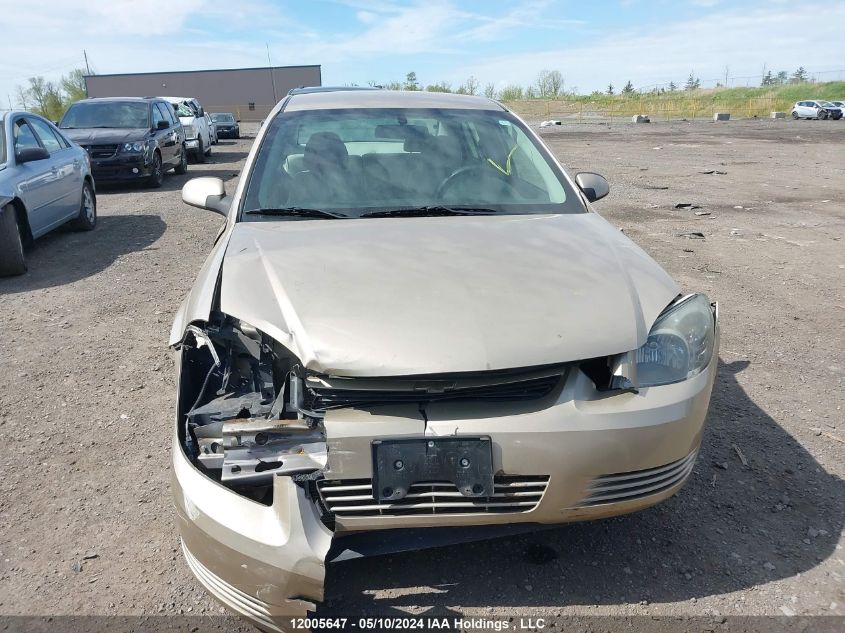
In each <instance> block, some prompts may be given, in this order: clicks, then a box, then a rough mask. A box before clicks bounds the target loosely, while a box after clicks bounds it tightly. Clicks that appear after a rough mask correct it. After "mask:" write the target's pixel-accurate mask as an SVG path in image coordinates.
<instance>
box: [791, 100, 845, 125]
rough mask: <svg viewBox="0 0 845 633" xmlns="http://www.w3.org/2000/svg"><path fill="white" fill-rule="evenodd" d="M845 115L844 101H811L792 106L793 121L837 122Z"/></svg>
mask: <svg viewBox="0 0 845 633" xmlns="http://www.w3.org/2000/svg"><path fill="white" fill-rule="evenodd" d="M843 113H845V101H825V100H823V99H813V100H811V101H799V102H797V103H796V104H795V105H794V106H792V118H793V119H796V120H797V119H819V120H824V119H833V120H834V121H838V120H839V119H841V118H842V115H843Z"/></svg>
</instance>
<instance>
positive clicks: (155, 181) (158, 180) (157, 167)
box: [147, 152, 164, 189]
mask: <svg viewBox="0 0 845 633" xmlns="http://www.w3.org/2000/svg"><path fill="white" fill-rule="evenodd" d="M162 183H164V166H163V165H162V164H161V154H159V153H158V152H155V153H154V154H153V169H152V171H151V172H150V175H149V176H147V185H148V186H150V187H152V188H153V189H158V188H159V187H161V185H162Z"/></svg>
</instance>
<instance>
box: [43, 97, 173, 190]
mask: <svg viewBox="0 0 845 633" xmlns="http://www.w3.org/2000/svg"><path fill="white" fill-rule="evenodd" d="M59 128H61V130H62V132H64V133H65V135H66V136H67V137H68V138H70V139H71V140H73V141H74V142H76V143H78V144H79V145H81V146H82V147H84V148H85V149H86V150H87V151H88V155H89V156H90V157H91V172H92V173H93V175H94V180H95V181H97V182H102V181H108V180H111V181H130V180H145V181H146V182H147V183H148V184H149V185H150V186H151V187H161V183H162V180H163V179H164V172H166V171H167V170H168V169H171V168H172V169H173V170H174V171H175V172H176V173H177V174H184V173H185V172H186V171H187V170H188V153H187V150H186V149H185V132H184V130H183V129H182V124H181V123H179V119H178V118H177V117H176V114H175V113H174V112H173V108H172V107H171V106H170V104H169V103H167V101H165V100H164V99H159V98H156V97H105V98H98V99H84V100H82V101H77V102H76V103H74V104H73V105H72V106H70V108H68V111H67V112H65V115H64V116H63V117H62V120H61V121H60V122H59Z"/></svg>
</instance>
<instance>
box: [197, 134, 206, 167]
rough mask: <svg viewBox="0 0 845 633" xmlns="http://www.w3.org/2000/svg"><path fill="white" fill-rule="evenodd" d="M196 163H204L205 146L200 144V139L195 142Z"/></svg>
mask: <svg viewBox="0 0 845 633" xmlns="http://www.w3.org/2000/svg"><path fill="white" fill-rule="evenodd" d="M197 162H198V163H204V162H205V144H204V143H203V142H202V138H199V139H198V140H197Z"/></svg>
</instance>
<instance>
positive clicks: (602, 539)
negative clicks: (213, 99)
mask: <svg viewBox="0 0 845 633" xmlns="http://www.w3.org/2000/svg"><path fill="white" fill-rule="evenodd" d="M253 132H254V131H253ZM542 134H543V136H544V137H545V138H546V140H547V141H549V142H550V144H551V146H552V147H553V149H554V150H555V151H556V152H557V153H558V155H559V156H560V157H561V160H562V161H563V162H564V163H565V164H566V166H567V167H568V168H569V169H570V171H572V172H574V171H579V170H590V171H597V172H599V173H602V174H605V175H606V176H607V177H608V178H609V180H610V181H611V186H612V193H611V196H610V197H609V198H608V199H606V200H605V201H601V202H599V203H598V204H597V209H598V210H599V211H600V212H601V213H603V214H604V215H605V217H607V218H609V219H610V220H611V221H613V222H614V223H615V224H617V225H618V226H620V227H621V228H622V229H623V230H624V231H625V232H626V233H627V234H628V235H629V236H630V237H632V238H633V239H634V240H635V241H637V242H638V243H639V244H640V245H642V246H643V247H644V248H645V249H646V250H647V251H649V253H650V254H651V255H652V256H653V257H654V258H655V259H656V260H657V261H658V262H660V264H662V265H663V266H664V267H665V268H666V269H667V270H668V271H669V272H670V273H671V274H672V275H673V276H674V277H675V279H677V280H678V281H679V283H680V284H681V286H682V287H683V288H685V289H690V290H701V291H704V292H707V293H708V294H709V295H710V296H711V298H713V299H716V300H718V301H719V302H720V304H721V317H722V343H721V367H720V373H719V376H718V378H717V381H716V385H715V388H714V394H713V401H712V404H711V409H710V419H709V423H708V426H707V431H706V434H705V437H704V444H703V449H702V454H701V456H700V458H699V461H698V465H697V467H696V469H695V471H694V474H693V476H692V478H691V480H690V482H689V484H688V485H687V486H686V487H685V488H684V489H683V491H682V492H681V493H680V494H679V495H677V496H675V497H674V498H673V499H671V500H669V501H668V502H666V503H665V504H663V505H661V506H659V507H656V508H653V509H650V510H648V511H645V512H642V513H639V514H636V515H632V516H628V517H622V518H617V519H612V520H606V521H601V522H596V523H590V524H579V525H570V526H564V527H560V528H556V529H553V530H548V531H544V532H541V533H537V534H533V535H530V536H522V537H513V538H507V539H500V540H496V541H487V542H480V543H474V544H469V545H465V546H460V547H448V548H442V549H437V550H428V551H424V552H412V553H407V554H401V555H393V556H386V557H380V558H375V559H366V560H359V561H350V562H346V563H341V564H337V565H334V566H330V567H329V570H328V575H327V583H326V597H327V602H326V606H325V607H323V608H322V609H321V613H324V614H347V615H348V614H352V613H355V614H357V613H359V612H361V611H363V610H366V611H370V612H372V611H374V610H378V611H386V612H390V613H397V611H395V610H394V609H401V610H402V611H406V612H412V613H418V612H422V611H424V610H425V608H426V607H432V606H433V607H435V608H436V609H437V611H441V612H442V611H444V610H447V611H448V612H450V613H456V614H466V615H479V614H483V615H486V616H494V615H496V614H512V613H513V612H515V611H518V612H519V613H521V614H535V615H553V614H563V615H574V614H577V615H589V614H613V615H638V614H648V615H672V616H677V615H734V614H741V615H779V616H780V615H791V614H820V615H843V614H845V582H843V579H845V551H843V549H842V543H843V542H845V541H843V537H842V535H843V520H845V489H843V484H842V477H843V474H845V459H843V457H845V415H843V404H845V403H843V394H845V389H843V376H845V319H843V311H845V292H843V289H844V288H845V281H843V280H845V243H844V242H843V237H845V156H843V153H842V148H843V143H845V121H842V122H833V121H798V122H795V121H791V120H780V121H770V120H759V121H757V120H753V121H731V122H729V123H721V124H715V123H705V122H697V123H680V122H678V123H652V124H650V125H639V126H635V125H632V124H625V125H618V126H617V125H614V126H613V127H612V128H608V127H607V126H604V125H583V126H564V127H562V128H554V129H544V130H543V131H542ZM251 142H252V140H251V139H249V138H248V139H242V140H240V141H221V143H220V145H218V146H215V148H214V154H213V160H212V161H211V162H210V163H209V164H206V165H195V164H194V165H191V168H190V170H189V173H188V176H173V175H168V177H167V178H166V179H165V186H164V188H163V189H161V190H158V191H150V190H144V189H141V188H137V187H127V188H118V189H102V190H101V191H100V192H99V214H100V223H99V226H98V228H97V230H96V231H94V232H93V233H85V234H83V233H72V232H69V231H58V232H56V233H53V234H51V235H49V236H47V237H45V238H43V239H41V240H39V241H38V242H37V243H36V244H35V245H34V247H33V248H32V249H30V251H29V253H28V257H29V267H30V270H29V272H28V273H27V274H26V275H25V276H23V277H19V278H14V279H1V280H0V315H2V322H0V323H2V325H0V328H1V329H0V332H2V335H0V375H2V376H3V379H4V385H3V386H2V388H0V437H2V438H3V442H2V448H0V614H5V615H12V614H34V615H59V614H96V615H106V614H122V615H155V614H173V613H181V612H186V613H190V614H197V613H215V614H218V613H220V607H219V606H218V605H217V604H216V603H215V602H214V601H213V600H211V599H210V598H209V597H207V595H206V593H205V592H204V590H203V589H202V588H201V587H200V586H199V584H198V583H197V582H196V581H195V580H194V579H193V577H192V576H191V574H190V572H189V571H188V568H187V566H186V564H185V563H184V561H183V560H182V555H181V551H180V549H179V542H178V538H177V535H176V530H175V525H174V516H173V511H172V507H171V502H170V492H169V479H170V472H169V451H170V420H171V416H172V414H173V407H174V377H173V371H172V367H173V363H172V359H171V353H170V351H169V350H168V349H167V335H168V332H169V328H170V324H171V320H172V317H173V313H174V310H175V309H176V307H177V306H178V305H179V302H180V301H181V299H182V298H183V296H184V295H185V293H186V292H187V290H188V288H189V287H190V285H191V283H192V281H193V279H194V277H195V275H196V272H197V270H198V269H199V267H200V265H201V263H202V261H203V259H204V257H205V255H206V253H207V252H208V250H209V248H210V246H211V243H212V241H213V240H214V237H215V235H216V233H217V230H218V229H219V227H220V219H219V217H218V216H215V215H213V214H211V213H207V212H203V211H200V210H197V209H192V208H189V207H187V206H185V205H183V204H182V202H181V199H180V194H179V190H180V188H181V186H182V184H183V183H184V182H185V181H186V179H187V178H188V177H195V176H200V175H203V176H220V177H222V178H224V179H225V180H226V181H228V186H229V187H230V188H231V187H234V184H235V181H236V179H237V174H238V171H239V169H240V168H241V166H242V164H243V160H244V158H245V156H246V152H247V151H248V149H249V147H250V144H251ZM706 172H712V173H706ZM721 172H725V173H721ZM678 203H688V204H693V205H698V206H700V209H689V208H686V209H676V208H674V207H675V205H676V204H678ZM696 212H698V213H706V214H707V215H698V214H697V213H696ZM688 232H700V233H702V234H703V235H704V239H690V238H688V237H684V236H679V234H682V233H688Z"/></svg>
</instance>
